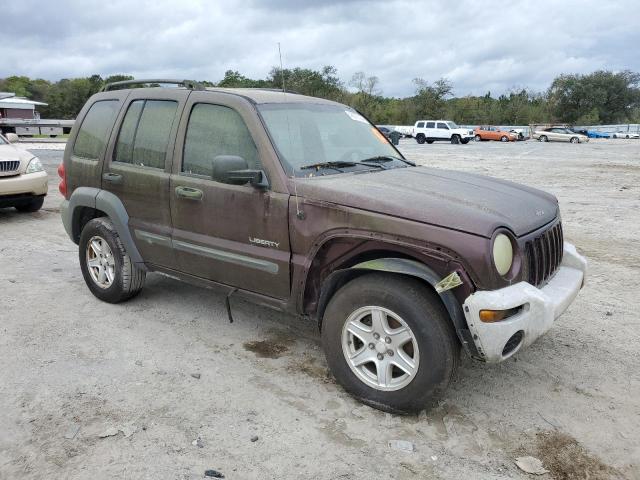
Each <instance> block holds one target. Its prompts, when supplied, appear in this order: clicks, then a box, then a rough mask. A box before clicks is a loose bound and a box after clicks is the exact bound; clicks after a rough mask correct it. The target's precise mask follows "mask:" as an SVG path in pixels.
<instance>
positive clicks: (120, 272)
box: [79, 217, 146, 303]
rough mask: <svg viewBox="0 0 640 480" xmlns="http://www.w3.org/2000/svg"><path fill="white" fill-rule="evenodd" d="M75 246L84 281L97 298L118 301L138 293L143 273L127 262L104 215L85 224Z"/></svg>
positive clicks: (112, 301) (113, 228)
mask: <svg viewBox="0 0 640 480" xmlns="http://www.w3.org/2000/svg"><path fill="white" fill-rule="evenodd" d="M79 249H80V268H81V270H82V276H83V277H84V281H85V283H86V284H87V287H89V290H91V293H93V294H94V295H95V296H96V297H98V298H99V299H100V300H102V301H104V302H108V303H120V302H123V301H125V300H129V299H130V298H133V297H135V296H136V295H137V294H138V293H140V290H142V287H143V285H144V280H145V276H146V274H145V272H144V270H141V269H139V268H138V267H136V266H135V265H134V263H133V262H132V261H131V258H130V257H129V255H128V254H127V252H126V250H125V249H124V245H123V244H122V241H121V240H120V236H119V235H118V232H117V231H116V229H115V227H114V226H113V223H112V222H111V220H109V219H108V218H107V217H100V218H94V219H93V220H91V221H89V222H88V223H87V224H86V225H85V227H84V228H83V229H82V233H81V234H80V243H79Z"/></svg>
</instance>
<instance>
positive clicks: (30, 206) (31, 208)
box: [16, 197, 44, 213]
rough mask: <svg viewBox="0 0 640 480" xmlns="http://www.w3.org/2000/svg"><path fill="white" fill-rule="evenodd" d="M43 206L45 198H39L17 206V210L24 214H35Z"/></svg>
mask: <svg viewBox="0 0 640 480" xmlns="http://www.w3.org/2000/svg"><path fill="white" fill-rule="evenodd" d="M43 204H44V197H37V198H34V199H32V200H30V201H29V203H24V204H22V205H16V210H18V211H19V212H23V213H33V212H37V211H38V210H40V209H41V208H42V205H43Z"/></svg>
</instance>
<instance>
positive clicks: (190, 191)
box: [176, 187, 203, 200]
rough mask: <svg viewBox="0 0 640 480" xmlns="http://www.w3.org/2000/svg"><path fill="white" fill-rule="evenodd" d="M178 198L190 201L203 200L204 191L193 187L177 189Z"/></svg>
mask: <svg viewBox="0 0 640 480" xmlns="http://www.w3.org/2000/svg"><path fill="white" fill-rule="evenodd" d="M176 196H178V197H182V198H187V199H189V200H202V196H203V193H202V190H198V189H197V188H191V187H176Z"/></svg>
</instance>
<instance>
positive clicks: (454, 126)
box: [447, 122, 458, 130]
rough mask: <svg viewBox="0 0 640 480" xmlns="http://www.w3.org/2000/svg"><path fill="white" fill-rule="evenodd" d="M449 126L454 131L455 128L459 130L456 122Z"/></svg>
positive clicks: (449, 123)
mask: <svg viewBox="0 0 640 480" xmlns="http://www.w3.org/2000/svg"><path fill="white" fill-rule="evenodd" d="M447 125H449V128H451V129H452V130H453V129H454V128H458V125H456V122H447Z"/></svg>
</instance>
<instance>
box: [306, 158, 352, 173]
mask: <svg viewBox="0 0 640 480" xmlns="http://www.w3.org/2000/svg"><path fill="white" fill-rule="evenodd" d="M358 165H360V163H359V162H347V161H343V160H338V161H331V162H318V163H310V164H309V165H303V166H302V167H299V169H300V170H309V169H311V168H315V169H319V168H333V169H334V170H337V171H339V172H343V170H341V167H357V166H358Z"/></svg>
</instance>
